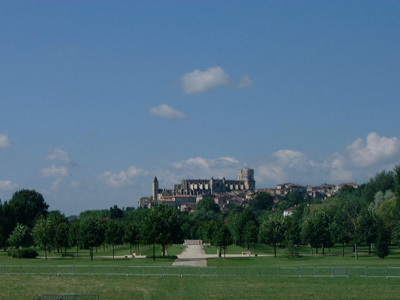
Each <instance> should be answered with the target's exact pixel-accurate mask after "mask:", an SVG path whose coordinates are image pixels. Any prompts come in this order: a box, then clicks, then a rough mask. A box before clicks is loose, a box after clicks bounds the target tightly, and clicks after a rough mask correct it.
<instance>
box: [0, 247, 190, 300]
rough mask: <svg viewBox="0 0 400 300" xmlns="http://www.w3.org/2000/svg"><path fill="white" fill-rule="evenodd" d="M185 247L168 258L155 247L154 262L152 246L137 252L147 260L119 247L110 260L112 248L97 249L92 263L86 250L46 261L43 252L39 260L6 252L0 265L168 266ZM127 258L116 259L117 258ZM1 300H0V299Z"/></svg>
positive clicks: (54, 254) (0, 254)
mask: <svg viewBox="0 0 400 300" xmlns="http://www.w3.org/2000/svg"><path fill="white" fill-rule="evenodd" d="M183 249H185V246H182V245H176V246H175V245H174V246H171V247H168V256H167V257H166V258H162V257H161V246H158V245H156V260H155V261H153V259H152V255H153V248H152V246H141V247H140V249H139V252H140V253H141V254H144V255H147V258H132V256H131V255H130V249H129V246H119V247H116V248H115V257H116V258H112V248H111V247H108V248H105V249H104V248H103V247H101V248H99V249H97V253H95V254H94V259H93V261H91V260H90V255H89V251H88V250H79V252H78V255H77V254H76V252H75V249H69V250H68V252H67V253H68V254H71V255H72V254H73V257H62V255H61V253H57V252H52V253H49V254H48V259H44V252H43V251H39V256H40V258H35V259H24V258H11V257H9V256H8V255H7V253H6V252H4V251H2V252H0V265H117V266H120V265H123V266H126V265H128V266H170V265H172V263H173V262H174V261H175V257H174V256H175V255H178V254H180V253H181V252H182V251H183ZM121 256H123V257H125V256H127V258H117V257H121ZM0 300H1V299H0Z"/></svg>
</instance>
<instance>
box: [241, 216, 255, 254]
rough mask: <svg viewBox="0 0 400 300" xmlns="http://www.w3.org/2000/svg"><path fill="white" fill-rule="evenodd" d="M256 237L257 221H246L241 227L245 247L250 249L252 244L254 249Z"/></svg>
mask: <svg viewBox="0 0 400 300" xmlns="http://www.w3.org/2000/svg"><path fill="white" fill-rule="evenodd" d="M257 239H258V226H257V223H256V222H255V221H249V222H247V223H246V225H245V226H244V228H243V241H244V242H245V243H246V246H247V249H250V246H253V250H255V247H256V242H257Z"/></svg>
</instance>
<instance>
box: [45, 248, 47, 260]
mask: <svg viewBox="0 0 400 300" xmlns="http://www.w3.org/2000/svg"><path fill="white" fill-rule="evenodd" d="M44 258H45V259H47V245H44Z"/></svg>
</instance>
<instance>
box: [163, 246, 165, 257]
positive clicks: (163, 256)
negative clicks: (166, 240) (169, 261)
mask: <svg viewBox="0 0 400 300" xmlns="http://www.w3.org/2000/svg"><path fill="white" fill-rule="evenodd" d="M162 257H163V258H165V245H162Z"/></svg>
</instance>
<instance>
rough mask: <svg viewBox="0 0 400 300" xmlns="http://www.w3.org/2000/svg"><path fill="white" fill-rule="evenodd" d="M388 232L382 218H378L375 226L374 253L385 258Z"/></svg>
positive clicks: (387, 246) (388, 237)
mask: <svg viewBox="0 0 400 300" xmlns="http://www.w3.org/2000/svg"><path fill="white" fill-rule="evenodd" d="M389 244H390V232H389V231H388V230H387V228H386V227H385V224H384V223H383V221H382V220H380V219H378V221H377V226H376V240H375V246H376V254H377V255H378V256H379V257H380V258H385V257H386V256H388V255H389Z"/></svg>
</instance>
